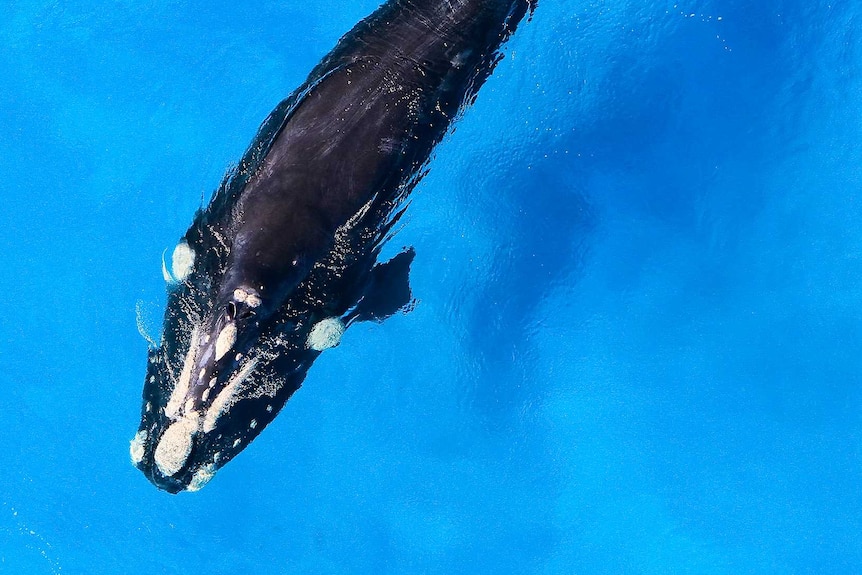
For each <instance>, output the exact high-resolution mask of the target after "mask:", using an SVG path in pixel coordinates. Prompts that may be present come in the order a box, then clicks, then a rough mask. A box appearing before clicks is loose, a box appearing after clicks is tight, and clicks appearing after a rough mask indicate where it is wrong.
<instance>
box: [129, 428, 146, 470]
mask: <svg viewBox="0 0 862 575" xmlns="http://www.w3.org/2000/svg"><path fill="white" fill-rule="evenodd" d="M146 443H147V430H146V429H141V430H140V431H138V432H137V433H136V434H135V437H134V438H133V439H132V441H131V443H130V444H129V455H130V456H131V458H132V463H134V464H135V465H137V464H139V463H140V462H141V461H143V460H144V452H145V450H146Z"/></svg>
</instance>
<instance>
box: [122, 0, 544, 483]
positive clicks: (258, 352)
mask: <svg viewBox="0 0 862 575" xmlns="http://www.w3.org/2000/svg"><path fill="white" fill-rule="evenodd" d="M529 9H530V4H529V2H528V1H527V0H466V1H462V2H458V1H457V0H450V1H448V2H447V1H446V0H442V1H429V0H416V1H391V2H389V3H387V4H385V5H383V6H381V7H380V8H379V9H378V10H377V11H376V12H375V13H374V14H372V15H371V16H370V17H368V18H367V19H365V20H363V21H362V22H360V23H359V24H358V25H357V26H356V27H355V28H354V29H353V30H352V31H351V32H350V33H348V34H347V35H346V36H344V37H343V38H342V39H341V40H340V41H339V43H338V45H337V46H336V47H335V49H334V50H333V51H332V52H331V53H330V54H329V55H328V56H327V57H326V58H324V60H323V61H322V62H321V63H320V64H319V65H318V66H317V67H316V68H315V69H314V70H313V71H312V72H311V74H310V75H309V78H308V80H307V81H306V82H305V84H303V86H301V87H300V88H299V89H298V90H297V91H296V92H295V93H294V94H293V95H291V96H290V97H289V98H288V99H287V100H285V101H284V102H282V103H281V104H280V105H279V106H278V107H277V108H276V110H275V111H273V113H272V114H271V115H270V117H269V118H268V119H267V120H266V121H265V122H264V125H263V126H262V127H261V130H260V132H259V133H258V136H257V137H256V138H255V140H254V142H252V145H251V146H250V148H249V150H248V152H246V154H245V156H244V157H243V159H242V161H241V162H240V164H239V165H238V166H237V168H236V169H235V170H234V171H233V172H232V173H231V174H230V175H229V177H228V178H226V180H225V182H224V183H223V184H222V186H221V187H220V188H219V190H218V191H217V192H216V194H215V196H214V197H213V200H212V202H211V203H210V204H209V206H208V207H207V208H206V209H205V210H203V211H201V212H199V213H198V214H197V216H196V217H195V220H194V222H193V223H192V225H191V227H190V228H189V230H188V231H187V232H186V234H185V236H184V238H183V241H185V242H186V243H187V244H188V245H189V246H190V247H191V248H192V250H193V251H194V253H195V256H196V258H195V263H194V266H193V269H192V272H191V274H190V275H189V277H188V278H186V279H185V281H183V282H182V283H181V284H180V285H178V286H176V288H175V289H174V290H173V291H171V292H170V294H169V299H168V310H167V313H166V315H165V326H164V333H163V337H162V342H161V345H160V347H159V348H158V349H155V350H151V352H150V363H149V369H148V374H147V379H146V383H145V386H144V409H143V414H142V422H141V426H140V430H141V432H143V433H144V434H145V436H146V439H145V440H144V441H143V445H142V453H143V455H142V457H141V459H140V461H136V464H137V465H138V467H139V468H141V470H142V471H144V473H145V474H146V475H147V477H148V478H149V479H150V480H151V481H152V482H153V483H155V484H156V485H157V486H159V487H161V488H163V489H166V490H168V491H171V492H176V491H180V490H182V489H185V488H187V487H188V486H189V484H190V483H192V482H194V481H195V480H194V476H195V473H196V472H197V471H198V470H200V469H201V468H202V467H204V466H207V465H209V466H210V468H211V469H216V468H218V467H221V466H223V465H224V464H225V463H226V462H227V461H229V460H230V459H231V458H232V457H234V456H235V455H236V454H237V453H238V452H239V451H240V450H242V449H243V448H244V447H245V446H246V445H248V443H249V442H250V441H251V439H253V438H254V437H255V436H256V435H257V434H258V433H259V432H260V431H261V429H263V427H265V426H266V424H268V423H269V421H271V420H272V418H273V417H274V416H275V414H276V413H278V410H279V409H280V408H281V407H282V406H283V404H284V402H285V401H287V399H288V397H289V396H290V395H291V394H292V393H293V392H294V391H295V390H296V389H297V388H298V387H299V385H300V384H301V383H302V380H303V379H304V377H305V374H306V372H307V370H308V368H309V367H310V365H311V363H312V362H313V361H314V359H315V358H316V357H317V355H318V353H319V352H316V351H313V350H311V349H308V348H307V346H306V338H307V336H308V333H309V331H310V330H311V327H312V326H313V325H314V324H315V323H316V322H318V321H320V320H321V319H324V318H327V317H342V318H344V319H345V321H347V322H348V323H349V322H350V321H353V320H355V319H375V320H381V319H383V318H384V317H385V316H386V315H388V314H391V313H393V312H394V311H395V309H397V308H398V307H399V306H402V305H404V304H406V303H407V302H408V301H409V288H408V287H407V285H406V274H407V271H408V269H409V263H410V261H412V251H411V252H409V253H406V254H404V257H401V258H400V259H399V260H398V261H395V262H392V263H391V264H390V265H389V266H381V265H379V264H378V265H377V266H376V267H375V262H376V259H377V254H378V252H379V249H380V246H381V244H382V243H383V242H384V241H385V239H386V238H387V237H388V234H389V233H390V231H391V227H392V225H393V223H394V222H395V221H397V219H398V218H399V216H400V214H401V213H402V211H401V210H403V203H404V200H405V199H406V197H407V196H408V194H409V193H410V191H411V190H412V189H413V187H414V186H415V185H416V183H417V182H418V180H419V179H420V178H421V175H422V173H423V170H424V166H425V164H426V162H427V161H428V159H429V156H430V154H431V152H432V150H433V148H434V146H435V145H436V144H437V143H438V142H439V140H440V139H441V138H442V137H443V135H445V133H446V131H447V129H448V128H449V126H450V123H451V121H452V120H453V118H455V116H456V115H457V114H458V112H459V110H460V109H461V108H462V107H463V106H464V104H465V103H469V101H470V100H471V99H472V98H473V97H474V95H475V93H476V90H477V89H478V88H479V86H480V85H481V84H482V82H483V81H484V80H485V78H486V77H487V76H488V74H490V72H491V71H492V69H493V66H494V64H495V63H496V61H497V59H498V58H499V53H498V49H499V47H500V45H501V44H502V42H503V41H505V39H506V38H507V37H508V35H509V34H510V33H511V32H512V31H513V30H514V27H515V26H516V25H517V24H518V22H520V20H521V19H522V18H523V17H524V15H525V14H526V13H527V11H528V10H529ZM372 270H374V271H372ZM384 278H387V279H385V281H384ZM238 293H239V294H240V295H241V297H239V298H238V297H237V294H238ZM243 294H253V296H254V297H253V298H252V299H251V300H249V299H247V298H246V297H245V295H243ZM405 298H406V299H405ZM257 300H259V303H258V301H257ZM250 301H253V303H254V305H252V304H250V303H249V302H250ZM372 302H373V304H372ZM363 306H364V307H363ZM227 325H231V326H236V333H237V335H236V340H235V341H234V342H233V345H232V346H231V349H230V352H229V353H227V354H225V355H224V357H221V358H217V355H218V354H217V353H216V344H215V342H216V341H217V339H218V336H219V334H221V333H222V331H223V330H224V328H225V326H227ZM193 332H196V333H197V337H196V338H193V337H192V333H193ZM190 349H191V350H192V352H191V353H189V350H190ZM187 358H188V359H187ZM250 359H254V360H255V361H254V367H253V369H252V370H251V371H250V373H251V374H252V375H250V376H249V377H248V378H247V381H246V382H245V383H244V385H243V386H242V387H243V389H244V392H243V394H240V396H238V400H237V401H235V402H234V403H233V404H232V406H231V407H230V409H228V410H226V411H225V412H224V413H223V414H222V415H221V416H220V417H219V418H218V423H217V425H216V426H215V429H212V430H210V431H205V428H203V427H202V426H200V425H199V426H198V428H197V429H198V431H196V432H195V433H194V434H193V436H192V437H191V438H190V443H191V451H190V453H189V455H188V458H187V460H186V464H185V465H184V466H183V469H182V470H180V471H179V472H177V473H175V474H173V475H170V476H168V475H166V474H165V473H163V472H162V471H161V470H160V469H159V467H158V465H156V464H155V462H154V453H155V450H156V446H157V445H158V442H159V439H160V438H161V436H162V435H163V434H164V431H165V429H167V428H168V427H169V426H170V425H171V424H172V422H174V421H177V420H179V419H182V418H196V417H198V416H201V417H202V416H203V415H204V414H206V413H207V412H208V410H211V408H212V406H213V404H214V403H213V402H214V398H215V397H216V396H218V394H219V392H221V391H223V390H224V389H225V387H226V386H227V385H228V384H229V382H230V380H231V377H233V376H234V375H235V374H236V373H237V372H238V371H240V370H242V369H243V367H244V366H246V367H247V365H248V361H249V360H250ZM187 361H188V362H189V365H188V366H186V368H187V372H188V373H190V374H191V377H190V378H189V377H186V378H185V380H184V378H183V377H182V376H181V373H182V370H183V367H184V365H185V363H186V362H187ZM182 381H186V382H187V386H186V387H187V389H186V388H184V387H183V386H182V385H180V384H181V383H182ZM178 386H179V388H180V390H179V391H177V389H176V388H177V387H178ZM171 398H173V402H171V401H170V400H171ZM171 405H172V406H173V407H171ZM252 420H253V424H250V422H252ZM192 428H194V426H192ZM216 454H218V455H216ZM214 458H215V460H214Z"/></svg>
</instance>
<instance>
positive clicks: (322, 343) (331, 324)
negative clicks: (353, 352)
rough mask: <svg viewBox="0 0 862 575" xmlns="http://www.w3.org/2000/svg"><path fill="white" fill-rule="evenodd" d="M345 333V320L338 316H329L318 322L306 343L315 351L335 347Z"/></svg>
mask: <svg viewBox="0 0 862 575" xmlns="http://www.w3.org/2000/svg"><path fill="white" fill-rule="evenodd" d="M342 335H344V322H343V321H341V318H338V317H328V318H326V319H323V320H320V321H319V322H317V323H316V324H315V325H314V327H312V328H311V332H310V333H309V334H308V341H306V342H305V345H306V346H307V347H308V348H309V349H313V350H314V351H323V350H325V349H329V348H331V347H335V346H336V345H338V344H339V343H340V342H341V336H342Z"/></svg>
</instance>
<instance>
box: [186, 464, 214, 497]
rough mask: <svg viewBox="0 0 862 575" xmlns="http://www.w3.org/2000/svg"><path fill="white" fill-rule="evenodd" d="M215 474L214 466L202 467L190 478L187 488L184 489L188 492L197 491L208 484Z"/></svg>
mask: <svg viewBox="0 0 862 575" xmlns="http://www.w3.org/2000/svg"><path fill="white" fill-rule="evenodd" d="M215 474H216V466H215V465H212V464H210V465H204V466H203V467H201V468H200V469H198V470H197V471H195V474H194V475H193V476H192V480H191V481H190V482H189V486H188V487H186V489H187V490H188V491H198V490H200V488H201V487H203V486H204V485H206V484H207V483H209V482H210V479H212V478H213V477H214V476H215Z"/></svg>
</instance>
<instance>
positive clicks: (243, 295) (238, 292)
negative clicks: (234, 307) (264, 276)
mask: <svg viewBox="0 0 862 575" xmlns="http://www.w3.org/2000/svg"><path fill="white" fill-rule="evenodd" d="M233 299H235V300H236V301H238V302H239V303H244V304H246V305H248V307H252V308H254V307H259V306H260V304H261V301H260V296H259V295H257V294H256V293H255V292H254V291H253V290H249V289H239V288H238V289H235V290H233Z"/></svg>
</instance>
